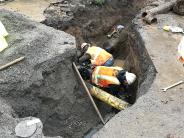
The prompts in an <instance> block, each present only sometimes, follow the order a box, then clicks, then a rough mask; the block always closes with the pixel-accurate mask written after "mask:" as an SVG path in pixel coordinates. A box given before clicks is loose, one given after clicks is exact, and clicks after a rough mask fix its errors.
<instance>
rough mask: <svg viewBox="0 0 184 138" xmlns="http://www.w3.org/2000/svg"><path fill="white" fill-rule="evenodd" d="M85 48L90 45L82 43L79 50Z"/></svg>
mask: <svg viewBox="0 0 184 138" xmlns="http://www.w3.org/2000/svg"><path fill="white" fill-rule="evenodd" d="M86 46H90V44H89V43H82V44H81V49H83V48H84V47H86Z"/></svg>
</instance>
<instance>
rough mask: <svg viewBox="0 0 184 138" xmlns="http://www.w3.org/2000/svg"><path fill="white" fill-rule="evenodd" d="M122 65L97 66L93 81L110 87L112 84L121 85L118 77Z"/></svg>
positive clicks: (98, 84)
mask: <svg viewBox="0 0 184 138" xmlns="http://www.w3.org/2000/svg"><path fill="white" fill-rule="evenodd" d="M121 70H123V68H121V67H106V66H97V67H96V68H95V69H94V71H93V73H92V83H94V84H96V85H97V86H100V87H108V86H109V85H110V84H115V85H120V82H119V80H118V79H117V77H116V76H117V74H118V73H119V71H121Z"/></svg>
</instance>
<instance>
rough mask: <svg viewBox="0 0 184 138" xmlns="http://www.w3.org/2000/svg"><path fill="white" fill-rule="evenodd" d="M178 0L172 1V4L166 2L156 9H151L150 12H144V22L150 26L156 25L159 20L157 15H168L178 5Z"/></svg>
mask: <svg viewBox="0 0 184 138" xmlns="http://www.w3.org/2000/svg"><path fill="white" fill-rule="evenodd" d="M176 2H177V0H172V1H170V2H166V3H164V4H162V5H160V6H158V7H156V8H153V9H150V10H148V11H144V12H143V13H142V17H143V20H144V21H146V22H147V23H148V24H152V23H156V22H157V18H156V17H155V15H157V14H162V13H167V12H168V11H170V10H171V9H172V8H173V6H174V5H175V4H176Z"/></svg>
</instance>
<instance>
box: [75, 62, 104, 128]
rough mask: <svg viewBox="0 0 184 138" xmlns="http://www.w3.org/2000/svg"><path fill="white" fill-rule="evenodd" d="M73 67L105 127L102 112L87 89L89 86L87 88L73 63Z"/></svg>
mask: <svg viewBox="0 0 184 138" xmlns="http://www.w3.org/2000/svg"><path fill="white" fill-rule="evenodd" d="M73 67H74V69H75V71H76V72H77V75H78V77H79V79H80V81H81V83H82V85H83V87H84V89H85V91H86V93H87V95H88V97H89V99H90V101H91V103H92V105H93V107H94V108H95V111H96V113H97V115H98V116H99V118H100V120H101V121H102V123H103V124H104V125H105V121H104V119H103V117H102V115H101V113H100V111H99V109H98V107H97V105H96V103H95V101H94V100H93V97H92V96H91V94H90V92H89V90H88V88H87V86H86V84H85V82H84V80H83V78H82V76H81V75H80V73H79V70H78V69H77V66H76V65H75V63H74V62H73Z"/></svg>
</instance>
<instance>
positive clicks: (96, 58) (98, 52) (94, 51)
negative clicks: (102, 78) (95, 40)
mask: <svg viewBox="0 0 184 138" xmlns="http://www.w3.org/2000/svg"><path fill="white" fill-rule="evenodd" d="M86 53H88V54H90V56H91V63H92V64H93V65H96V66H100V65H103V64H104V63H105V62H107V60H109V59H110V58H111V57H112V55H111V54H110V53H108V52H107V51H105V50H104V49H102V48H100V47H96V46H92V47H89V48H88V50H87V51H86Z"/></svg>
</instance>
